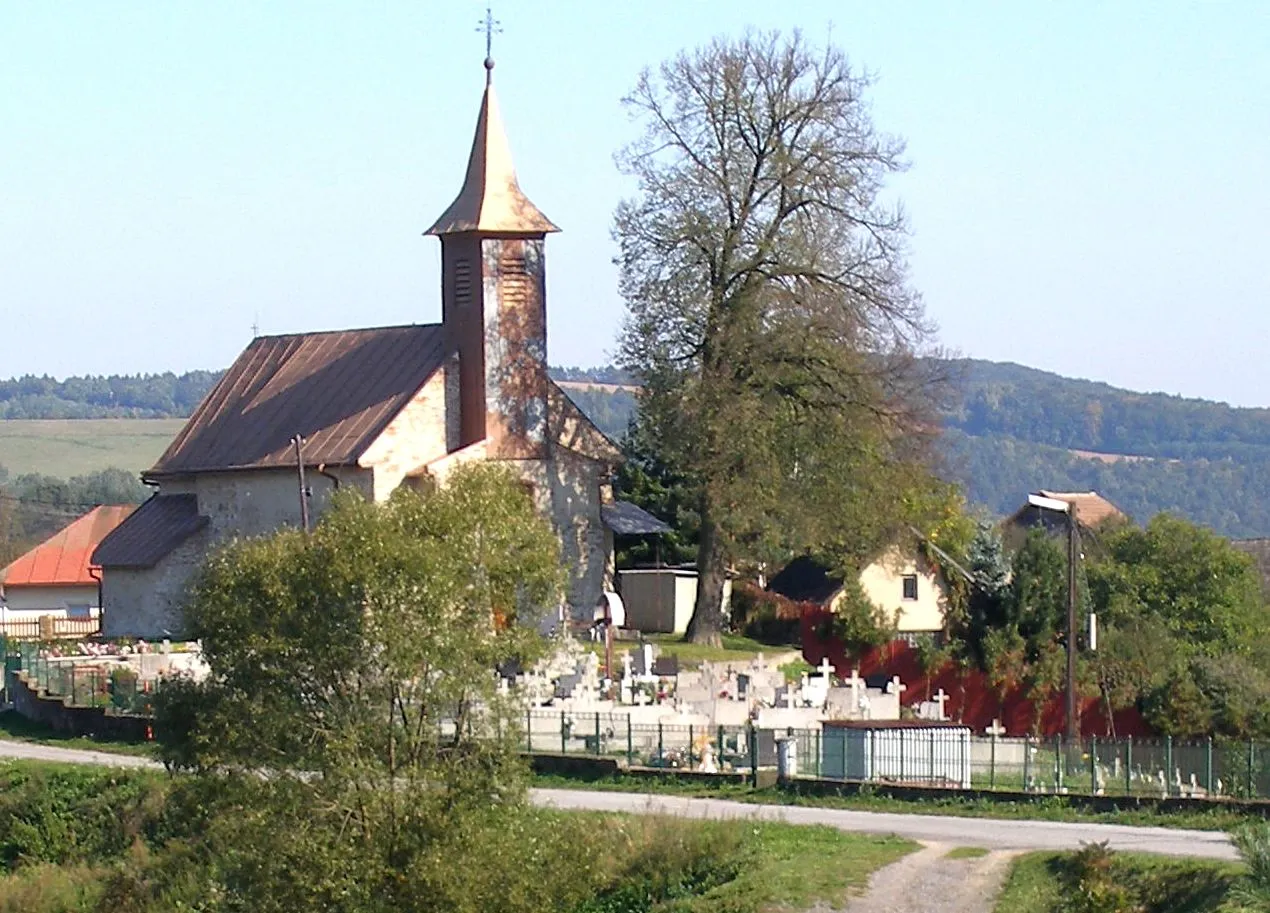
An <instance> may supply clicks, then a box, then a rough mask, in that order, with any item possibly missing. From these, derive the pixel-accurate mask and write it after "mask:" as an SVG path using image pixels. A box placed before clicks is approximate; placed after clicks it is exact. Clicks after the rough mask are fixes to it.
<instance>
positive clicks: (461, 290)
mask: <svg viewBox="0 0 1270 913" xmlns="http://www.w3.org/2000/svg"><path fill="white" fill-rule="evenodd" d="M454 303H455V304H456V305H458V306H459V307H460V308H464V307H467V306H468V305H469V304H471V303H472V262H471V261H470V260H456V261H455V263H454Z"/></svg>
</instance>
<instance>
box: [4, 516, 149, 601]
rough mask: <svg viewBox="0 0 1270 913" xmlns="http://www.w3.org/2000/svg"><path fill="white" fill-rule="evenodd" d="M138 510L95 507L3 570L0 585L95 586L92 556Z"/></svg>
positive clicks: (95, 579)
mask: <svg viewBox="0 0 1270 913" xmlns="http://www.w3.org/2000/svg"><path fill="white" fill-rule="evenodd" d="M134 510H136V507H134V506H132V505H131V504H129V505H124V506H102V507H94V508H93V509H92V510H91V511H89V512H88V513H86V514H84V516H82V517H80V518H79V519H78V520H76V521H75V522H74V523H72V524H71V525H70V526H67V527H66V528H65V529H63V530H62V531H61V532H59V533H57V534H56V535H55V536H53V537H52V538H50V539H49V540H48V541H46V542H44V543H43V544H41V545H38V546H36V547H35V548H33V549H31V551H29V552H27V553H26V554H25V555H23V556H22V557H20V558H19V559H18V560H17V561H14V562H13V563H12V564H10V565H9V566H8V567H6V568H5V569H4V570H2V571H0V583H3V584H4V586H5V587H6V588H8V587H23V586H93V585H94V584H96V583H97V578H95V577H93V576H92V574H90V573H89V568H90V567H94V565H92V564H91V555H92V553H93V550H94V549H95V548H97V545H98V543H100V542H101V541H102V540H103V539H105V538H106V536H108V535H109V534H110V533H111V531H112V530H114V529H115V527H117V526H118V525H119V524H121V523H123V521H124V520H126V519H127V518H128V516H129V515H130V514H131V513H132V512H133V511H134Z"/></svg>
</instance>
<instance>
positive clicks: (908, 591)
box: [902, 574, 917, 602]
mask: <svg viewBox="0 0 1270 913" xmlns="http://www.w3.org/2000/svg"><path fill="white" fill-rule="evenodd" d="M902 583H903V587H904V599H905V600H907V601H910V602H911V601H912V600H914V599H916V598H917V575H916V574H905V575H904V576H903V578H902Z"/></svg>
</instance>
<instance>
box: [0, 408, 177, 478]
mask: <svg viewBox="0 0 1270 913" xmlns="http://www.w3.org/2000/svg"><path fill="white" fill-rule="evenodd" d="M183 424H185V419H180V418H164V419H129V418H106V419H49V420H41V421H26V420H18V419H10V420H4V421H0V466H3V467H4V468H5V469H7V470H8V471H9V475H10V476H11V477H12V476H19V475H23V474H25V473H28V472H38V473H41V474H42V475H47V476H54V477H56V478H59V479H69V478H71V477H73V476H80V475H87V474H88V473H92V472H97V471H98V470H101V469H110V468H112V467H113V468H118V469H125V470H127V471H129V472H141V471H142V470H143V469H148V468H150V467H151V466H153V465H154V462H155V461H156V460H157V459H158V458H159V456H160V455H161V454H162V453H163V451H164V449H165V448H166V447H167V445H168V442H169V441H171V440H172V438H173V437H174V436H175V435H176V433H177V431H179V430H180V428H181V426H182V425H183Z"/></svg>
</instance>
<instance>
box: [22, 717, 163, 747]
mask: <svg viewBox="0 0 1270 913" xmlns="http://www.w3.org/2000/svg"><path fill="white" fill-rule="evenodd" d="M0 739H8V740H10V741H14V742H31V743H33V744H37V745H51V746H53V747H55V748H69V749H75V750H78V751H100V752H104V753H106V754H123V755H132V756H134V757H140V758H154V757H157V756H158V745H156V744H155V743H154V742H122V741H116V740H113V739H92V738H87V737H85V736H76V735H70V734H68V733H65V732H60V731H59V730H57V729H54V728H53V727H52V726H46V725H44V724H43V723H37V722H35V721H34V720H28V719H27V718H26V717H24V716H20V715H19V714H18V713H17V711H14V710H7V711H3V712H0Z"/></svg>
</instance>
